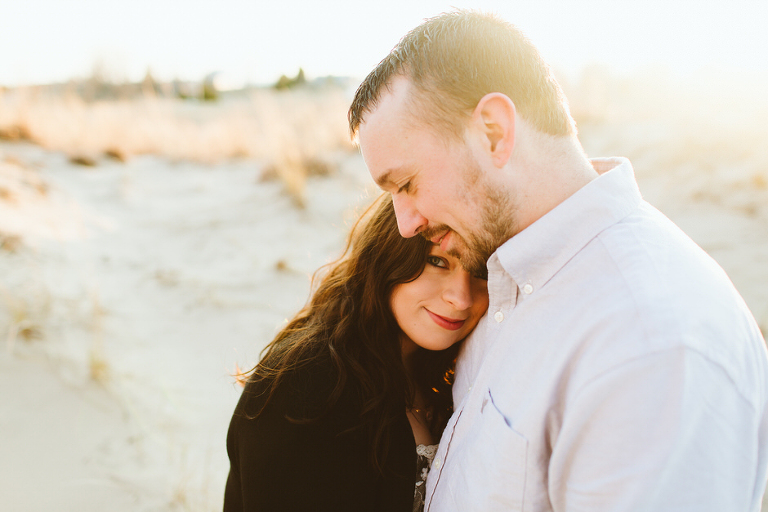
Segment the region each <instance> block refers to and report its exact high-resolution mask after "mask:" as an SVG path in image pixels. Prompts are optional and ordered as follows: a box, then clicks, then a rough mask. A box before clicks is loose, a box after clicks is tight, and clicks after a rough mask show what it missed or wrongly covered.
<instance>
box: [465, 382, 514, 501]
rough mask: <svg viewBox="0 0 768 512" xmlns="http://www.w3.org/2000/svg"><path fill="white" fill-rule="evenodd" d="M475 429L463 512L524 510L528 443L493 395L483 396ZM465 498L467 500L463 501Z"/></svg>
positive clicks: (468, 457) (467, 462)
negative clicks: (467, 511)
mask: <svg viewBox="0 0 768 512" xmlns="http://www.w3.org/2000/svg"><path fill="white" fill-rule="evenodd" d="M477 418H478V419H477V422H476V423H475V424H474V425H473V426H472V434H471V436H472V443H471V444H470V445H468V446H467V452H466V454H465V457H462V458H463V464H462V465H463V466H464V467H463V470H462V473H463V475H464V478H463V482H462V484H464V485H459V486H457V491H458V488H461V487H464V486H466V489H464V490H461V491H458V492H457V494H456V496H455V497H456V498H457V501H459V502H460V501H465V500H466V504H465V506H464V507H462V508H461V509H462V510H477V511H481V510H482V511H484V512H494V511H497V510H498V511H501V510H503V511H522V510H523V505H524V493H525V480H526V465H527V456H528V440H527V439H526V438H525V437H524V436H523V435H522V434H520V433H519V432H517V431H515V429H513V428H512V422H511V421H510V420H509V419H508V418H507V417H506V416H505V415H504V413H502V412H501V411H500V410H499V408H498V407H497V405H496V402H494V399H493V392H492V391H491V390H490V389H487V390H486V391H485V393H484V395H483V399H482V401H481V406H480V414H479V415H478V417H477ZM462 495H463V496H464V499H462Z"/></svg>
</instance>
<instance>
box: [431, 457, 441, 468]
mask: <svg viewBox="0 0 768 512" xmlns="http://www.w3.org/2000/svg"><path fill="white" fill-rule="evenodd" d="M441 464H442V462H440V458H439V457H438V458H436V459H435V462H433V463H432V466H433V467H434V468H435V469H440V465H441Z"/></svg>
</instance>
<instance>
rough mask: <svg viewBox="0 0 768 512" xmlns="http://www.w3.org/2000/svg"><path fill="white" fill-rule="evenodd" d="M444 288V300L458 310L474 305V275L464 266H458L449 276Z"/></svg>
mask: <svg viewBox="0 0 768 512" xmlns="http://www.w3.org/2000/svg"><path fill="white" fill-rule="evenodd" d="M448 279H449V280H448V283H447V286H446V287H445V289H444V290H443V300H444V301H445V302H447V303H448V304H450V305H451V306H453V308H454V309H456V310H458V311H464V310H466V309H469V308H470V307H472V302H473V299H472V276H471V275H470V274H469V272H467V271H466V270H464V269H463V268H457V269H455V270H454V271H453V272H452V273H451V276H450V277H449V278H448Z"/></svg>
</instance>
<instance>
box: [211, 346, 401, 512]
mask: <svg viewBox="0 0 768 512" xmlns="http://www.w3.org/2000/svg"><path fill="white" fill-rule="evenodd" d="M333 375H334V374H333V369H332V365H331V363H330V361H329V360H326V361H324V362H315V363H313V364H312V365H311V366H309V367H305V368H301V369H298V370H295V371H293V372H292V373H291V374H290V375H289V376H288V377H286V380H284V381H283V382H282V383H281V385H280V386H279V387H278V388H277V391H276V392H275V394H274V396H273V398H272V399H271V400H270V401H269V403H268V404H267V406H266V408H265V409H264V411H263V412H262V413H261V414H260V415H259V416H258V418H256V419H249V417H253V416H254V415H255V414H256V412H257V411H258V410H259V409H260V408H261V407H262V406H263V404H264V399H265V397H266V392H265V391H266V385H265V384H264V383H252V382H249V383H248V384H247V385H246V387H245V390H244V391H243V394H242V396H241V397H240V401H239V403H238V404H237V407H236V408H235V412H234V415H233V416H232V421H231V423H230V426H229V433H228V435H227V451H228V453H229V460H230V472H229V478H228V479H227V486H226V490H225V496H224V512H245V511H247V512H298V511H303V512H304V511H306V512H309V511H312V512H325V511H327V512H346V511H349V512H353V511H354V512H360V511H366V512H368V511H371V512H375V511H387V512H410V511H411V510H412V506H413V493H414V485H415V478H416V445H415V441H414V438H413V432H412V430H411V427H410V424H409V422H408V418H407V417H406V414H405V404H402V407H400V409H399V410H400V411H402V414H398V415H396V421H395V422H394V424H393V425H392V428H391V429H389V450H388V452H387V453H386V459H385V463H384V467H383V470H384V471H383V474H382V473H380V472H379V471H378V470H377V469H376V468H374V467H373V466H372V465H371V462H370V454H371V448H372V446H373V440H372V439H370V434H368V433H367V430H366V429H363V428H356V427H359V423H360V410H361V403H360V400H359V399H358V398H356V397H357V396H358V395H359V393H357V392H355V391H354V390H355V387H354V386H353V385H350V386H346V387H345V392H344V393H343V394H342V396H341V398H340V400H339V401H338V402H337V403H336V404H335V405H334V406H333V407H332V408H331V409H330V410H326V409H327V408H326V401H327V398H328V396H329V394H330V393H331V391H332V389H333V386H334V384H335V379H334V377H333ZM313 417H317V419H316V420H315V421H311V422H296V421H291V420H289V418H292V419H294V420H296V419H306V418H313Z"/></svg>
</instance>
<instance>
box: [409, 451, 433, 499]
mask: <svg viewBox="0 0 768 512" xmlns="http://www.w3.org/2000/svg"><path fill="white" fill-rule="evenodd" d="M435 453H437V445H436V444H430V445H426V444H420V445H418V446H417V447H416V489H415V490H414V491H413V512H423V510H424V498H425V496H426V492H427V474H428V473H429V468H430V467H431V466H432V459H434V458H435Z"/></svg>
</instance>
